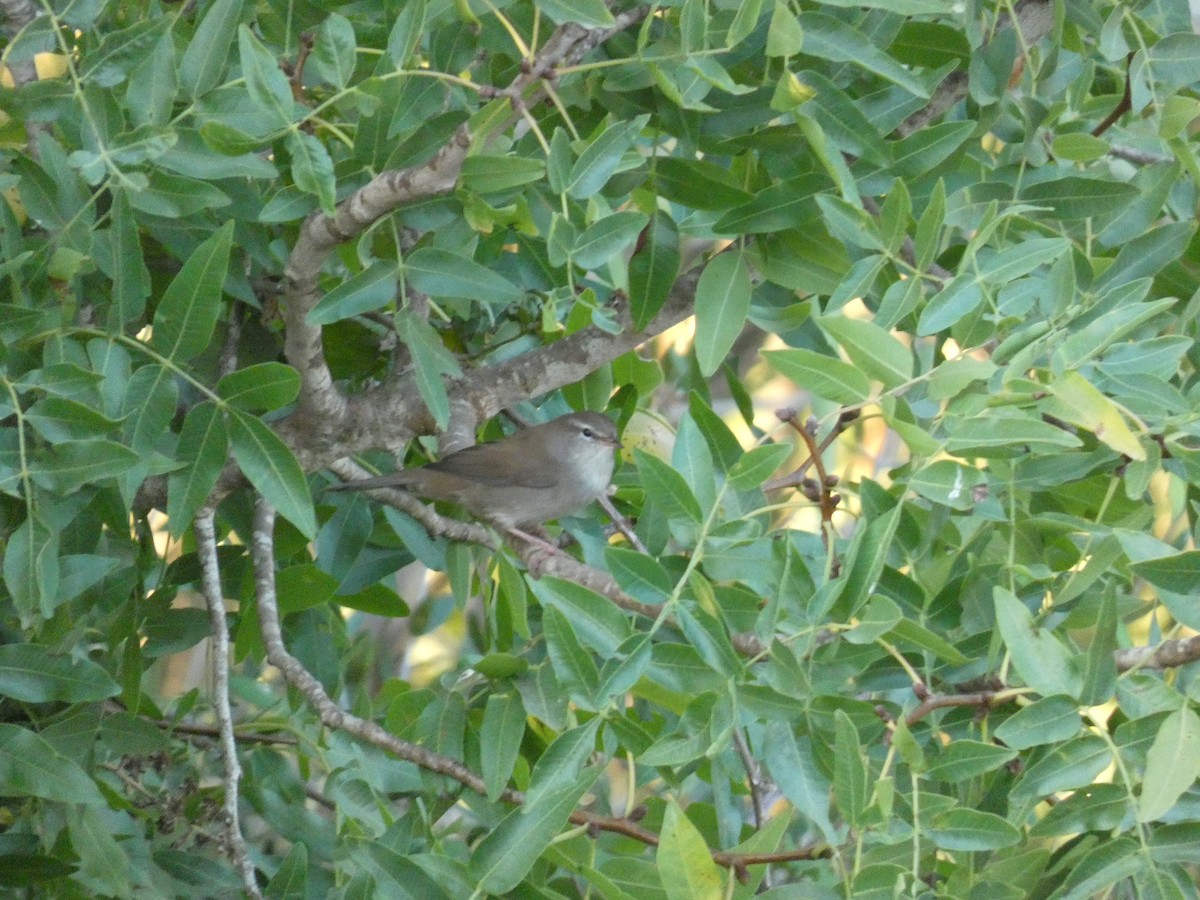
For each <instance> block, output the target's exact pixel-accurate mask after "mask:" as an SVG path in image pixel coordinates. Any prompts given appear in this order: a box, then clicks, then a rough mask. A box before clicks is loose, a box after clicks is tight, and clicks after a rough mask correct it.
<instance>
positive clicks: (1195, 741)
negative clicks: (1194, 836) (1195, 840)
mask: <svg viewBox="0 0 1200 900" xmlns="http://www.w3.org/2000/svg"><path fill="white" fill-rule="evenodd" d="M1197 777H1200V716H1197V715H1196V714H1195V713H1194V712H1193V711H1192V710H1191V709H1189V708H1188V707H1186V706H1184V707H1180V708H1179V709H1177V710H1176V711H1175V712H1173V713H1171V714H1170V715H1168V716H1167V717H1166V718H1165V719H1163V723H1162V725H1160V726H1159V728H1158V734H1156V735H1155V736H1154V743H1153V744H1151V745H1150V751H1149V752H1148V753H1147V754H1146V774H1145V776H1144V777H1143V779H1142V795H1141V796H1140V797H1139V798H1138V807H1137V817H1138V821H1139V822H1150V821H1153V820H1154V819H1158V818H1161V817H1162V816H1163V815H1164V814H1165V813H1166V812H1167V811H1168V810H1170V809H1171V807H1172V806H1174V805H1175V803H1176V801H1177V800H1179V798H1180V797H1181V796H1182V795H1183V792H1184V791H1186V790H1187V789H1188V788H1189V787H1191V786H1192V784H1193V783H1194V782H1195V781H1196V778H1197Z"/></svg>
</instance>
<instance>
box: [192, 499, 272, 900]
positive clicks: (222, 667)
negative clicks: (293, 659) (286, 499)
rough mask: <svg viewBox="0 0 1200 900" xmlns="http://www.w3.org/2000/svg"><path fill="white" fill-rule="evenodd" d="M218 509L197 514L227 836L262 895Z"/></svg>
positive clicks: (246, 882) (249, 882)
mask: <svg viewBox="0 0 1200 900" xmlns="http://www.w3.org/2000/svg"><path fill="white" fill-rule="evenodd" d="M213 516H214V510H213V507H211V506H206V507H205V508H204V509H202V510H200V512H199V514H197V516H196V523H195V529H196V553H197V555H198V556H199V557H200V587H201V591H202V593H203V594H204V603H205V605H206V606H207V607H208V619H209V623H210V625H211V628H212V648H213V709H214V710H215V711H216V714H217V727H218V729H219V731H220V739H221V761H222V764H223V768H224V782H225V811H224V818H225V838H226V842H227V844H228V849H229V852H230V853H231V854H232V856H233V861H234V863H235V864H236V866H237V868H238V871H239V872H240V873H241V876H242V887H243V888H244V889H245V891H246V894H247V895H249V896H250V897H253V898H261V897H262V894H261V892H260V891H259V889H258V880H257V878H256V877H255V873H254V864H253V863H252V862H251V861H250V853H249V851H248V850H247V848H246V840H245V838H243V837H242V826H241V821H240V818H239V816H238V782H239V781H240V780H241V777H242V767H241V764H240V763H239V762H238V755H237V742H236V740H235V739H234V736H233V713H232V711H231V710H230V707H229V625H228V623H227V622H226V621H225V598H224V595H223V594H222V592H221V570H220V568H219V566H218V563H217V534H216V529H215V527H214V525H213Z"/></svg>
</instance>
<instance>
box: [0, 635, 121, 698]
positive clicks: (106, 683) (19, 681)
mask: <svg viewBox="0 0 1200 900" xmlns="http://www.w3.org/2000/svg"><path fill="white" fill-rule="evenodd" d="M120 692H121V688H120V686H119V685H118V684H117V683H116V682H115V681H113V680H112V678H111V677H109V674H108V673H107V672H106V671H104V669H102V668H101V667H100V666H98V665H96V664H95V663H94V662H92V661H91V660H88V659H71V658H68V657H65V656H59V655H57V654H53V653H50V652H49V650H48V649H47V648H45V647H41V646H38V645H36V644H6V645H4V646H2V647H0V694H3V695H4V696H7V697H12V698H13V699H14V700H21V701H23V702H25V703H55V702H58V703H87V702H90V701H93V700H103V699H105V698H107V697H115V696H116V695H117V694H119V693H120Z"/></svg>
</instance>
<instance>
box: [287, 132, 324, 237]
mask: <svg viewBox="0 0 1200 900" xmlns="http://www.w3.org/2000/svg"><path fill="white" fill-rule="evenodd" d="M286 144H287V149H288V153H289V154H290V155H291V157H292V181H293V182H294V183H295V185H296V187H298V188H300V190H302V191H304V192H305V193H306V194H312V195H313V196H315V197H316V198H317V199H318V200H319V201H320V203H321V209H322V210H323V211H324V212H325V214H326V215H330V216H332V215H333V213H334V205H335V203H336V200H337V196H336V194H337V184H336V182H335V179H334V174H333V159H332V158H331V157H330V155H329V151H328V150H326V149H325V145H324V144H322V143H321V142H320V141H319V140H318V139H317V138H316V136H315V135H311V134H309V133H308V132H305V131H300V130H299V129H293V130H291V131H289V132H288V136H287V140H286Z"/></svg>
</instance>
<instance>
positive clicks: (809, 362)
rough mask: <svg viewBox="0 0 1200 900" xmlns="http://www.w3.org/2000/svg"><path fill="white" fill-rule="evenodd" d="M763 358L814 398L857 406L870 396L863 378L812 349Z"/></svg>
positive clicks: (769, 352) (770, 352)
mask: <svg viewBox="0 0 1200 900" xmlns="http://www.w3.org/2000/svg"><path fill="white" fill-rule="evenodd" d="M762 356H763V358H764V359H765V360H766V361H767V363H768V364H769V365H770V366H771V368H773V369H774V370H775V371H776V372H778V373H779V374H780V375H782V376H783V377H785V378H790V379H791V380H792V381H794V382H796V384H798V385H800V386H801V387H803V388H804V389H805V390H809V391H812V392H813V393H814V394H816V395H817V396H818V397H824V398H825V399H827V400H832V401H833V402H834V403H841V404H844V405H846V406H857V405H858V404H860V403H864V402H866V400H867V399H868V398H870V396H871V383H870V382H869V381H867V376H865V375H864V374H863V373H862V372H860V371H858V369H856V368H854V366H852V365H850V364H849V363H845V362H842V361H841V360H840V359H836V358H834V357H831V356H825V355H824V354H821V353H816V352H814V351H812V350H800V349H797V350H766V351H764V352H763V354H762Z"/></svg>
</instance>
